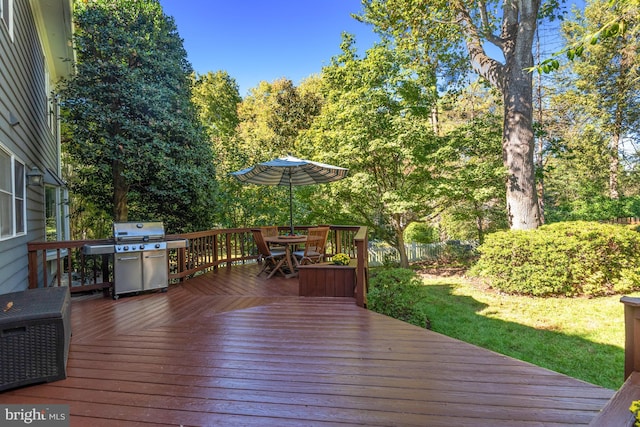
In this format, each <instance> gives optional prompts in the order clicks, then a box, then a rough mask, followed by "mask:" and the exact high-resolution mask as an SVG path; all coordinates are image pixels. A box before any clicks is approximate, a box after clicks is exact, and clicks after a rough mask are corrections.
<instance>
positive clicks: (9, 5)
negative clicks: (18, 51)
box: [0, 0, 13, 41]
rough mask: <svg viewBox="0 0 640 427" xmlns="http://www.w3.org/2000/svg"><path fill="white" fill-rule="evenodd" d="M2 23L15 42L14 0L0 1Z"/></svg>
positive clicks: (0, 19)
mask: <svg viewBox="0 0 640 427" xmlns="http://www.w3.org/2000/svg"><path fill="white" fill-rule="evenodd" d="M0 22H1V23H2V24H4V28H5V29H6V30H7V32H8V33H9V38H10V39H11V41H13V0H0Z"/></svg>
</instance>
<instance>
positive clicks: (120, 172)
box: [60, 0, 215, 232]
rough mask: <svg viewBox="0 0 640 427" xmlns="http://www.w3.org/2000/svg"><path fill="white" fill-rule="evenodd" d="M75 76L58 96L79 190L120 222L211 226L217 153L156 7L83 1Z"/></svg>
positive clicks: (149, 1)
mask: <svg viewBox="0 0 640 427" xmlns="http://www.w3.org/2000/svg"><path fill="white" fill-rule="evenodd" d="M75 7H76V9H75V11H74V20H75V28H76V33H75V35H74V43H75V46H76V49H77V64H76V69H77V73H76V74H75V75H74V76H72V77H71V78H70V79H69V80H67V81H64V82H63V83H62V85H61V87H60V95H61V101H62V107H63V109H64V112H63V118H64V123H65V125H66V126H68V129H69V133H70V138H68V139H67V140H66V141H65V150H66V152H67V153H68V155H69V158H70V160H71V161H72V162H74V175H73V180H72V181H71V188H72V190H73V191H75V192H77V193H78V194H80V195H81V196H82V197H83V198H84V199H85V200H86V201H87V202H88V203H92V204H93V206H101V207H104V209H106V210H108V209H109V207H111V210H112V212H113V214H112V215H113V219H114V220H115V221H126V220H128V219H129V217H132V218H135V219H144V218H149V217H153V218H154V219H162V220H164V221H165V222H167V228H168V229H169V230H171V231H173V232H179V231H186V230H193V229H203V228H208V227H210V226H211V214H210V212H211V211H212V206H211V203H212V201H213V200H214V195H215V179H214V176H215V168H214V166H213V153H212V151H211V147H210V145H209V144H208V142H207V140H206V134H205V132H204V129H203V128H202V126H201V125H200V123H199V121H198V116H197V111H196V109H195V107H194V106H193V104H192V103H191V101H190V75H191V72H192V70H191V66H190V65H189V63H188V62H187V60H186V52H185V50H184V48H183V46H182V40H181V39H180V37H179V36H178V33H177V29H176V26H175V24H174V22H173V19H172V18H169V17H167V16H165V15H164V14H163V13H162V8H161V6H160V4H159V3H158V1H157V0H94V1H91V2H76V3H75Z"/></svg>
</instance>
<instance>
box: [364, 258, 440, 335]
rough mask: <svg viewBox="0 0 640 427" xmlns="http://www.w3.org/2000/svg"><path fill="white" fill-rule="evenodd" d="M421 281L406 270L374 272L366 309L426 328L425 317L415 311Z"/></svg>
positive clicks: (384, 269) (391, 269)
mask: <svg viewBox="0 0 640 427" xmlns="http://www.w3.org/2000/svg"><path fill="white" fill-rule="evenodd" d="M421 288H422V281H421V280H420V278H419V277H418V276H417V274H416V273H415V272H414V271H412V270H408V269H404V268H381V269H376V270H372V272H371V277H370V279H369V292H368V293H367V308H369V309H370V310H373V311H375V312H377V313H381V314H385V315H387V316H389V317H393V318H394V319H399V320H403V321H405V322H408V323H411V324H414V325H418V326H422V327H425V326H426V324H427V323H428V322H427V321H426V319H425V317H424V315H423V314H422V313H421V312H420V311H419V310H417V309H416V303H417V302H418V300H419V299H420V290H421Z"/></svg>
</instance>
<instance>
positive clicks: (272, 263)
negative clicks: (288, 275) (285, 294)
mask: <svg viewBox="0 0 640 427" xmlns="http://www.w3.org/2000/svg"><path fill="white" fill-rule="evenodd" d="M251 232H252V233H253V240H255V242H256V246H257V247H258V252H259V254H260V258H259V259H260V260H261V261H262V262H263V263H264V265H263V266H262V269H261V270H260V272H259V273H258V274H257V275H258V276H259V275H261V274H262V273H263V272H268V273H269V275H268V276H267V279H270V278H271V277H272V276H273V275H274V274H276V273H277V272H280V274H282V275H283V276H284V275H285V272H284V271H283V270H282V267H283V265H284V262H285V259H286V258H285V256H286V253H285V251H276V250H271V248H269V245H267V242H266V241H265V240H264V235H263V234H262V230H260V229H259V228H258V229H252V230H251Z"/></svg>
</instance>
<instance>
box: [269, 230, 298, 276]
mask: <svg viewBox="0 0 640 427" xmlns="http://www.w3.org/2000/svg"><path fill="white" fill-rule="evenodd" d="M264 240H265V242H268V243H275V244H278V245H282V246H284V248H285V254H284V256H285V264H286V265H287V268H288V269H289V273H288V274H287V275H286V276H285V277H286V278H291V277H296V276H297V275H298V269H297V268H296V267H297V265H296V264H297V263H296V262H295V260H294V259H293V256H292V255H291V254H292V252H293V251H292V250H291V247H292V246H296V245H299V244H301V243H304V242H306V241H307V236H303V235H294V236H269V237H265V238H264Z"/></svg>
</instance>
